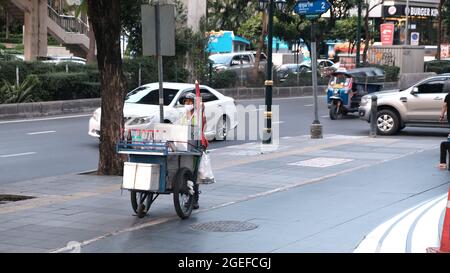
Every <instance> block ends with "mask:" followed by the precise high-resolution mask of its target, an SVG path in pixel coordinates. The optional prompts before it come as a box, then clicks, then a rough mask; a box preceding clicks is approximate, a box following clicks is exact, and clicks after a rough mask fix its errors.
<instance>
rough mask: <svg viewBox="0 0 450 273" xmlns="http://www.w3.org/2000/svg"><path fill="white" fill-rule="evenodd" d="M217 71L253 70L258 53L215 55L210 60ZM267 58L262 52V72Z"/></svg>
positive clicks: (245, 52) (244, 52)
mask: <svg viewBox="0 0 450 273" xmlns="http://www.w3.org/2000/svg"><path fill="white" fill-rule="evenodd" d="M208 59H209V60H210V61H211V62H212V64H213V68H214V69H216V71H218V72H219V71H222V70H237V69H248V68H253V67H254V64H255V62H256V51H242V52H233V53H222V54H213V55H211V56H209V58H208ZM266 63H267V56H266V54H265V53H263V52H261V57H260V70H262V69H263V68H264V67H265V64H266Z"/></svg>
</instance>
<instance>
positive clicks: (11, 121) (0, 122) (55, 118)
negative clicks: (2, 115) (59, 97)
mask: <svg viewBox="0 0 450 273" xmlns="http://www.w3.org/2000/svg"><path fill="white" fill-rule="evenodd" d="M90 116H92V114H86V115H75V116H64V117H54V118H37V119H20V120H8V121H0V124H8V123H22V122H35V121H46V120H58V119H69V118H81V117H90Z"/></svg>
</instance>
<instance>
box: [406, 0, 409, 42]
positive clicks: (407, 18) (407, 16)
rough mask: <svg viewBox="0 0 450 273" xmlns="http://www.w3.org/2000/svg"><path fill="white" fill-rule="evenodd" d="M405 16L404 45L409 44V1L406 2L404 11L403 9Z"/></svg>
mask: <svg viewBox="0 0 450 273" xmlns="http://www.w3.org/2000/svg"><path fill="white" fill-rule="evenodd" d="M405 14H406V22H405V45H408V44H409V37H408V34H409V0H406V9H405Z"/></svg>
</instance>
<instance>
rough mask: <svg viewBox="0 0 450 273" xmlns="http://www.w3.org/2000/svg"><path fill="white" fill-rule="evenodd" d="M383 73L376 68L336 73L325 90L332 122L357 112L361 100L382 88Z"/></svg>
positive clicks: (332, 75)
mask: <svg viewBox="0 0 450 273" xmlns="http://www.w3.org/2000/svg"><path fill="white" fill-rule="evenodd" d="M384 80H385V73H384V71H383V70H382V69H380V68H377V67H364V68H356V69H351V70H347V71H336V72H334V73H332V74H331V77H330V81H329V83H328V88H327V103H328V109H330V118H331V119H332V120H335V119H338V118H341V117H342V116H344V115H346V114H348V113H354V112H358V107H359V105H360V103H361V98H362V97H363V96H364V95H366V94H370V93H373V92H378V91H380V90H381V89H382V88H383V85H384Z"/></svg>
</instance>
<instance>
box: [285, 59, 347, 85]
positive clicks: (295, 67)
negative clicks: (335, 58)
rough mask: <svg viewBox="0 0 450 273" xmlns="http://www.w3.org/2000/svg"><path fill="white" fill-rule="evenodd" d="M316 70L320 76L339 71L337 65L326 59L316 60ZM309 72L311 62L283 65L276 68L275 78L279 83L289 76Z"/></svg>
mask: <svg viewBox="0 0 450 273" xmlns="http://www.w3.org/2000/svg"><path fill="white" fill-rule="evenodd" d="M317 69H318V70H319V71H320V73H321V75H322V76H324V75H330V74H332V73H333V72H335V71H337V70H338V69H339V65H337V64H335V63H334V62H332V61H330V60H327V59H318V60H317ZM311 70H312V67H311V61H303V62H301V63H298V64H296V63H289V64H283V65H281V66H279V67H278V68H277V77H278V80H279V81H280V82H284V81H286V79H287V77H288V76H289V75H290V74H294V75H296V74H297V73H304V72H311Z"/></svg>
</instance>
